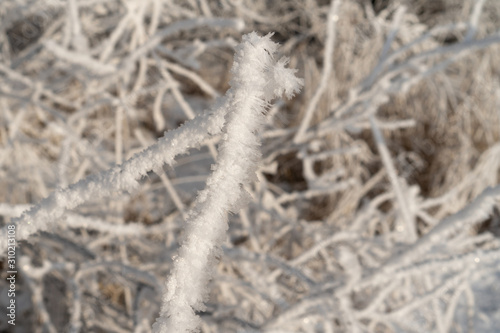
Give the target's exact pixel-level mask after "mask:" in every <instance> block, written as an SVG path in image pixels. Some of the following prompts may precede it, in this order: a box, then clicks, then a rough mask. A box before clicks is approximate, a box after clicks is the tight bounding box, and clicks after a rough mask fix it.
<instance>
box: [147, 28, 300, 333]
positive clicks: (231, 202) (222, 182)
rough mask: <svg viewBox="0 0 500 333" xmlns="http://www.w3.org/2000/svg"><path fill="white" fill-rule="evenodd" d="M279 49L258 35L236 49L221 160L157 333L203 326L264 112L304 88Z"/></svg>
mask: <svg viewBox="0 0 500 333" xmlns="http://www.w3.org/2000/svg"><path fill="white" fill-rule="evenodd" d="M277 47H278V45H277V44H275V43H273V42H272V41H271V40H270V35H267V36H265V37H259V36H258V35H257V34H256V33H251V34H248V35H246V36H244V37H243V42H242V44H240V46H238V47H237V52H236V59H235V61H234V64H233V69H232V73H233V79H232V80H231V82H230V85H231V89H230V90H229V91H228V93H227V95H226V96H227V97H228V98H229V99H230V100H231V102H230V106H229V110H228V113H227V115H226V119H227V124H226V125H225V128H224V130H223V132H224V140H223V143H222V146H221V148H220V154H219V160H218V163H217V164H216V166H215V168H214V172H213V174H212V175H211V176H210V178H209V179H208V181H207V188H206V189H205V190H204V191H202V192H200V194H199V195H198V198H197V201H196V204H195V207H194V208H193V210H192V211H191V213H190V218H189V219H188V220H187V222H186V223H187V226H186V238H185V240H184V242H183V244H182V246H181V248H180V249H179V254H178V257H177V258H176V259H175V263H174V268H173V271H172V275H171V277H170V278H169V281H168V283H167V290H166V292H165V295H164V298H163V306H162V309H161V312H160V317H159V318H158V319H157V320H156V323H155V324H154V326H153V327H154V332H157V333H160V332H162V333H166V332H191V331H194V330H196V329H197V328H198V326H199V325H200V319H199V318H198V317H197V316H196V314H195V311H199V310H203V309H204V304H203V301H204V300H205V298H206V296H207V283H208V280H209V279H210V277H211V274H212V270H213V268H214V263H215V258H216V257H217V256H218V255H219V254H220V245H221V244H222V241H223V240H224V238H225V231H226V229H227V214H228V213H229V212H231V211H232V212H237V211H238V210H239V209H240V208H241V204H242V203H243V202H244V201H245V196H247V195H248V194H247V193H245V191H244V189H243V187H244V186H246V185H248V184H249V183H250V181H251V180H253V179H254V178H255V171H256V167H257V163H258V161H259V156H260V153H259V150H258V146H259V140H258V138H257V135H256V133H257V132H258V131H259V129H260V128H261V127H262V125H263V122H264V120H265V118H264V112H265V110H266V108H267V106H268V103H269V102H270V101H271V100H272V99H273V98H275V97H279V96H281V95H282V94H285V95H286V96H287V97H288V98H290V97H291V96H293V95H294V94H295V93H296V92H298V90H299V88H300V86H301V84H302V83H301V80H299V79H297V78H296V77H295V76H294V74H293V73H294V72H295V71H294V70H290V69H286V68H285V67H284V66H285V65H286V60H284V59H281V60H279V61H276V60H275V59H274V54H275V52H276V51H277Z"/></svg>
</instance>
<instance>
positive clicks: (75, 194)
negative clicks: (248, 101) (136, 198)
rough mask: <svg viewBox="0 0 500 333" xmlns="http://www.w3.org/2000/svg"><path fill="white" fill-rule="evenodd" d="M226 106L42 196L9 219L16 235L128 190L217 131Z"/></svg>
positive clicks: (23, 235) (26, 234)
mask: <svg viewBox="0 0 500 333" xmlns="http://www.w3.org/2000/svg"><path fill="white" fill-rule="evenodd" d="M229 107H230V104H229V100H228V99H226V100H225V101H220V103H219V108H218V109H217V110H216V112H215V111H214V112H210V113H208V114H205V115H201V116H199V117H197V118H195V119H193V120H191V121H189V122H188V123H186V124H184V125H183V126H182V127H180V128H178V129H176V130H172V131H170V132H167V133H166V134H165V136H164V137H163V138H161V139H160V140H159V141H158V142H157V143H156V144H154V145H152V146H150V147H148V148H147V149H145V150H144V151H142V152H141V153H138V154H136V155H135V156H134V157H132V158H130V159H129V160H127V161H125V162H124V163H123V164H122V165H118V166H116V167H114V168H112V169H110V170H107V171H104V172H101V173H99V174H95V175H91V176H89V177H87V178H85V179H83V180H80V181H79V182H77V183H75V184H72V185H70V186H68V187H66V188H62V189H58V190H56V191H55V192H53V193H52V194H50V195H49V196H48V197H47V198H45V199H43V200H42V201H40V203H38V204H37V205H35V206H33V207H32V208H31V209H30V210H28V211H26V212H25V213H23V215H21V216H20V217H18V218H14V219H13V220H12V223H14V224H16V225H17V226H18V228H17V239H18V240H22V239H27V238H28V237H29V236H30V235H32V234H33V233H35V232H37V231H39V230H47V229H48V228H49V227H50V225H51V224H54V223H56V222H57V220H58V219H59V218H61V216H62V215H63V214H64V212H65V211H66V210H68V209H72V208H75V207H77V206H79V205H81V204H83V203H85V202H88V201H91V200H96V199H99V198H106V197H109V196H111V195H112V194H113V193H117V192H119V191H131V190H133V189H134V188H136V186H137V185H138V183H137V180H138V179H140V178H141V177H143V176H144V175H146V174H147V172H149V171H152V170H153V171H155V170H158V169H159V168H161V167H162V166H163V165H164V164H168V165H170V164H172V163H173V162H174V158H175V157H176V156H177V155H179V154H182V153H185V152H186V151H187V150H188V149H189V148H195V147H198V146H199V145H200V144H201V143H202V142H203V141H204V140H205V139H206V138H207V137H208V136H209V135H213V134H217V133H218V132H219V131H220V130H221V128H222V125H223V123H224V115H225V112H226V111H227V108H229ZM6 234H7V228H6V227H4V228H2V230H1V232H0V236H1V238H0V246H5V242H6V241H7V237H6Z"/></svg>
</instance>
